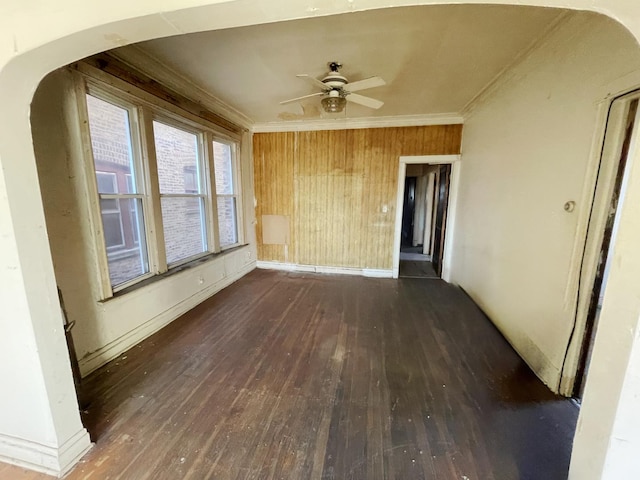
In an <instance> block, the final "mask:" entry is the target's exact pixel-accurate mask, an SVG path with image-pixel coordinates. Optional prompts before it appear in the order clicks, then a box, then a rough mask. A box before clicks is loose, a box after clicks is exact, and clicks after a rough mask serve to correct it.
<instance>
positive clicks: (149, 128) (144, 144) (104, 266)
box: [75, 70, 245, 300]
mask: <svg viewBox="0 0 640 480" xmlns="http://www.w3.org/2000/svg"><path fill="white" fill-rule="evenodd" d="M94 73H95V76H94ZM75 78H76V82H75V96H76V101H75V103H76V106H77V109H78V120H79V123H80V127H81V132H80V142H81V145H80V147H81V149H82V151H83V156H84V165H85V168H84V176H85V179H84V180H85V186H86V192H85V193H86V194H87V198H88V203H89V220H90V224H91V225H90V228H91V233H92V236H93V238H94V240H95V242H96V252H97V254H98V261H99V266H100V268H99V272H98V277H99V282H100V285H101V287H102V292H101V293H102V295H101V297H102V299H103V300H106V299H108V298H110V297H113V295H114V294H115V293H117V292H120V291H122V290H125V289H127V288H129V287H132V286H134V285H136V284H138V283H140V282H143V281H144V280H147V279H149V278H152V277H158V278H160V276H161V275H163V274H165V273H167V272H171V270H173V269H177V268H181V267H183V266H185V265H186V264H189V263H191V262H194V261H199V260H201V259H202V258H204V257H207V256H211V255H215V254H217V253H221V252H222V251H225V250H228V249H230V248H234V247H237V246H239V245H242V244H243V241H244V228H245V227H244V221H243V215H242V210H243V208H242V190H241V188H242V179H241V178H240V166H239V163H240V157H239V151H240V143H241V135H240V134H235V133H231V132H228V131H227V130H225V129H224V127H221V126H219V125H216V124H214V123H212V122H210V121H208V120H206V119H204V118H201V117H199V116H196V115H194V114H192V113H190V112H188V111H185V110H182V109H181V108H180V107H179V106H177V105H175V104H173V103H171V102H168V101H166V100H164V99H161V98H159V97H155V96H153V95H151V94H149V93H148V92H145V91H144V90H141V89H140V88H138V87H136V86H134V85H131V84H129V83H127V82H125V81H124V80H121V79H118V78H117V77H111V76H110V75H108V74H104V73H103V72H100V71H96V72H93V71H90V72H87V71H82V70H79V71H76V72H75ZM107 80H108V81H107ZM87 94H89V95H92V96H95V97H97V98H99V99H101V100H104V101H106V102H109V103H112V104H114V105H116V106H119V107H123V108H126V109H127V110H128V112H129V128H130V134H131V144H132V145H131V148H132V155H133V157H134V158H133V163H134V165H135V168H136V172H135V173H136V175H135V176H134V179H135V181H136V185H138V190H137V191H139V192H140V194H142V197H143V198H142V209H143V217H144V228H145V237H146V238H145V239H144V241H143V239H139V242H140V243H144V244H145V246H146V252H147V261H148V266H149V271H148V272H147V273H146V274H144V275H141V276H138V277H136V278H134V279H132V280H130V281H128V282H126V283H122V284H119V285H117V286H113V285H111V279H110V276H109V263H108V255H107V247H106V242H105V238H104V233H103V224H102V216H101V210H100V201H99V200H100V195H99V193H98V187H97V178H96V167H95V162H94V156H93V149H92V144H91V134H90V129H89V122H88V119H89V118H88V110H87V104H86V99H85V95H87ZM154 121H159V122H160V123H164V124H166V125H169V126H172V127H175V128H178V129H180V130H183V131H187V132H189V133H195V134H197V135H198V149H199V157H200V161H201V162H202V163H201V165H202V168H203V178H202V179H200V182H201V183H203V184H204V185H201V189H202V193H201V194H197V195H198V196H200V195H205V196H206V198H205V199H204V200H203V203H204V217H205V224H206V225H205V229H206V240H207V242H206V243H207V249H206V250H205V251H204V252H202V253H200V254H197V255H194V256H191V257H188V258H185V259H182V260H180V261H178V262H174V263H171V264H167V261H166V249H165V242H164V227H163V223H162V208H161V201H160V199H161V194H160V189H159V179H158V170H157V157H156V152H155V143H154V142H155V139H154V133H153V122H154ZM214 139H215V140H216V141H221V142H224V143H227V144H229V145H231V146H232V152H234V153H235V155H232V168H233V174H234V179H233V181H234V192H236V194H235V197H236V226H237V230H238V232H237V237H238V238H237V240H238V241H237V242H236V243H235V244H233V245H229V246H225V247H224V248H221V247H220V237H219V229H218V212H217V194H216V192H215V185H216V184H215V168H214V164H213V141H214ZM165 195H166V194H165ZM189 195H190V196H195V195H191V194H189ZM125 196H126V195H125ZM134 196H136V198H137V197H138V194H136V195H134ZM181 196H187V194H184V195H181Z"/></svg>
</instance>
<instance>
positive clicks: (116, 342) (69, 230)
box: [31, 70, 256, 374]
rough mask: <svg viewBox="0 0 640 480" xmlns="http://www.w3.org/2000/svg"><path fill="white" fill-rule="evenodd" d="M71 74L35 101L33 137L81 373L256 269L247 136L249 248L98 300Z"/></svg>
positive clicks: (51, 82) (50, 82) (43, 87)
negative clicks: (103, 299)
mask: <svg viewBox="0 0 640 480" xmlns="http://www.w3.org/2000/svg"><path fill="white" fill-rule="evenodd" d="M76 114H77V107H76V99H75V95H74V89H73V79H72V76H71V73H70V72H68V71H66V70H60V71H56V72H54V73H53V74H51V75H49V76H47V77H46V78H45V80H44V81H43V82H42V83H41V84H40V86H39V88H38V90H37V92H36V95H35V97H34V101H33V104H32V114H31V118H32V125H33V140H34V148H35V153H36V162H37V166H38V173H39V178H40V186H41V190H42V198H43V203H44V208H45V216H46V221H47V227H48V232H49V242H50V245H51V251H52V257H53V264H54V269H55V274H56V280H57V282H58V285H59V286H60V288H61V290H62V293H63V295H64V299H65V306H66V308H67V311H68V316H69V320H73V321H75V322H76V325H75V327H74V329H73V331H72V333H73V337H74V343H75V346H76V352H77V356H78V359H79V360H80V367H81V371H82V373H83V374H86V373H89V372H91V371H93V370H95V369H96V368H97V367H99V366H101V365H102V364H104V363H105V362H106V361H108V360H111V359H112V358H114V357H115V356H117V355H119V354H120V353H122V352H123V351H125V350H126V349H128V348H130V347H131V346H133V345H135V344H136V343H138V342H139V341H140V340H142V339H143V338H146V337H147V336H149V335H150V334H151V333H153V332H155V331H157V330H158V329H160V328H162V327H163V326H164V325H166V324H167V323H168V322H170V321H172V320H174V319H175V318H177V317H178V316H180V315H181V314H183V313H184V312H186V311H187V310H189V309H191V308H193V307H194V306H195V305H197V304H198V303H200V302H202V301H203V300H204V299H206V298H207V297H209V296H211V295H213V294H214V293H215V292H217V291H218V290H220V289H221V288H224V287H225V286H227V285H229V284H230V283H232V282H233V281H235V280H237V279H238V278H240V277H241V276H242V275H244V274H246V273H247V272H249V271H250V270H252V269H253V268H255V259H256V250H255V249H256V246H255V245H256V244H255V241H254V236H255V229H254V228H253V219H254V209H253V180H252V178H251V159H250V156H249V152H250V151H251V148H250V145H249V136H248V135H245V138H244V139H243V140H244V143H245V144H244V145H242V146H241V151H242V153H243V155H242V156H241V170H242V178H241V180H242V192H243V195H244V201H243V207H244V216H243V218H244V219H245V220H246V226H245V228H244V230H245V232H246V234H247V236H246V240H247V242H248V243H250V244H249V245H248V246H245V247H242V248H239V249H237V250H234V251H230V252H226V253H222V254H220V255H218V256H216V257H215V258H214V259H212V260H209V261H207V262H204V263H202V264H200V265H197V266H195V267H192V268H189V269H186V270H184V271H181V272H178V273H176V274H173V275H170V276H167V277H166V278H163V279H161V280H158V281H156V282H154V283H152V284H150V285H147V286H144V287H141V288H138V289H136V290H134V291H132V292H129V293H126V294H124V295H122V296H119V297H115V298H112V299H108V300H106V301H101V292H102V289H101V285H100V283H99V282H100V274H99V271H98V269H99V266H100V262H99V255H102V254H101V253H100V252H97V251H96V247H95V246H96V242H95V241H93V239H92V235H93V233H92V228H91V223H90V218H89V210H88V209H89V203H88V202H87V201H86V198H87V192H86V186H85V181H84V178H85V174H86V172H84V160H83V158H82V144H81V143H80V130H79V123H78V119H77V117H76Z"/></svg>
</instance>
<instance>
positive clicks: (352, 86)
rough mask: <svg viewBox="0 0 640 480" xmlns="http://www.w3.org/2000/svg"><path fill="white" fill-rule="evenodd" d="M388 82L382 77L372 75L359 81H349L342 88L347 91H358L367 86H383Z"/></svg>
mask: <svg viewBox="0 0 640 480" xmlns="http://www.w3.org/2000/svg"><path fill="white" fill-rule="evenodd" d="M386 84H387V82H385V81H384V80H383V79H382V78H380V77H370V78H365V79H364V80H358V81H357V82H352V83H347V84H346V85H345V86H344V87H342V88H343V89H344V90H346V91H347V92H357V91H359V90H364V89H366V88H373V87H381V86H382V85H386Z"/></svg>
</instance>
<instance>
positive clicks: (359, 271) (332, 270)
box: [256, 260, 393, 278]
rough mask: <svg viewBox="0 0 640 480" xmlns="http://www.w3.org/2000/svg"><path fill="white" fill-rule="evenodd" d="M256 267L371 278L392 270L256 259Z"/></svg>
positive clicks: (388, 276) (384, 276)
mask: <svg viewBox="0 0 640 480" xmlns="http://www.w3.org/2000/svg"><path fill="white" fill-rule="evenodd" d="M256 267H257V268H260V269H263V270H283V271H285V272H306V273H328V274H334V275H359V276H362V277H372V278H392V274H393V272H392V271H391V270H385V269H380V268H349V267H330V266H323V265H299V264H296V263H282V262H269V261H262V260H258V262H256Z"/></svg>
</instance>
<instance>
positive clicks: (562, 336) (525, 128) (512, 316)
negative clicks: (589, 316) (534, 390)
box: [453, 14, 640, 480]
mask: <svg viewBox="0 0 640 480" xmlns="http://www.w3.org/2000/svg"><path fill="white" fill-rule="evenodd" d="M639 68H640V52H639V51H638V47H637V44H636V42H635V41H634V39H633V38H632V37H631V35H629V34H628V32H626V31H625V30H624V29H622V28H620V26H619V25H617V24H615V22H613V21H611V20H609V19H606V18H605V17H599V16H595V15H591V14H584V15H579V16H576V17H574V18H572V19H571V20H569V21H568V23H566V24H564V25H562V26H561V28H560V29H559V30H557V31H556V32H555V33H554V34H552V35H551V36H550V37H549V38H548V39H547V41H546V43H545V44H543V45H542V46H541V47H540V48H539V49H538V50H537V51H535V52H534V53H533V54H532V55H531V56H530V57H529V58H527V59H526V60H525V61H524V62H523V63H522V64H520V65H519V66H518V67H516V68H515V69H514V70H513V71H511V72H510V73H509V79H508V81H507V82H506V83H503V84H501V85H499V86H498V88H497V89H496V90H495V92H493V93H492V94H491V95H490V96H489V97H488V98H485V99H484V101H482V102H481V103H480V104H479V106H478V107H477V108H476V109H475V110H474V111H473V112H472V113H471V115H470V116H469V117H468V119H467V120H466V122H465V133H464V137H463V147H462V152H463V153H462V162H463V165H464V168H463V170H462V177H461V183H460V192H461V193H460V197H459V204H458V205H459V208H458V216H457V224H456V232H457V237H456V239H455V243H454V253H453V258H454V264H453V278H454V281H455V282H457V283H458V284H460V286H462V287H463V288H464V289H465V290H466V291H467V292H468V293H469V294H470V295H471V296H472V297H473V299H474V300H475V301H476V302H477V303H478V304H479V305H480V306H481V308H482V309H483V310H484V311H485V312H486V313H487V314H488V316H489V317H490V318H491V319H492V320H493V321H494V322H495V323H496V325H497V326H498V327H499V328H500V330H501V331H502V332H503V333H504V334H505V336H506V337H507V338H508V340H509V341H510V342H511V343H512V345H513V346H514V347H515V348H516V350H518V352H519V353H520V354H521V355H522V356H523V358H524V359H525V360H526V361H527V362H528V363H529V365H530V366H531V367H532V368H533V369H534V371H535V372H536V373H537V374H538V376H539V377H540V378H541V379H543V380H544V382H545V383H547V385H549V387H550V388H552V389H553V390H555V391H558V390H559V388H560V380H561V369H562V367H563V360H564V358H565V352H566V351H567V344H568V342H569V339H570V335H571V331H572V327H573V323H574V317H575V313H576V293H577V289H578V276H577V274H578V272H579V271H580V263H581V257H582V251H583V247H584V239H585V232H586V226H587V222H588V219H589V212H590V208H591V196H592V193H593V189H594V184H595V179H596V173H597V170H598V163H597V161H598V159H599V152H600V146H601V135H602V130H603V127H604V115H603V113H604V112H606V108H607V105H608V102H607V101H605V100H606V99H607V97H608V96H610V95H611V94H615V93H618V92H619V91H621V90H624V89H630V88H633V87H636V86H637V85H639V84H640V83H639V81H640V76H639V75H638V69H639ZM570 200H573V201H575V202H576V204H577V206H576V209H575V211H574V212H572V213H567V212H565V211H564V210H563V205H564V203H565V202H567V201H570ZM594 261H595V259H594V257H593V256H592V257H591V258H586V259H585V265H591V264H593V262H594ZM586 283H588V279H586V278H583V291H582V295H581V298H582V300H583V301H587V300H588V294H589V290H588V289H589V287H588V286H587V285H585V284H586ZM621 301H622V300H621ZM636 320H637V318H636V319H634V320H633V321H636ZM582 321H584V318H581V319H580V322H582ZM605 321H606V320H605ZM580 322H579V323H578V325H577V328H576V334H575V335H574V344H573V345H572V348H571V349H569V358H568V359H567V362H566V364H567V365H568V366H573V368H575V359H576V358H577V355H578V352H579V346H580V339H581V338H582V325H581V323H580ZM605 348H608V349H610V350H609V351H608V352H607V353H604V354H603V355H604V356H602V357H597V356H594V358H593V364H594V365H596V364H598V362H600V361H605V362H606V361H607V360H606V359H607V358H608V357H609V356H610V355H611V353H612V350H611V349H615V348H616V347H614V346H608V347H605ZM597 368H598V367H596V369H597ZM565 375H567V376H572V375H573V372H568V373H567V372H565ZM616 375H618V373H616V374H613V372H612V373H611V374H610V377H614V376H616ZM610 386H611V385H610ZM565 388H567V385H565ZM592 391H593V392H595V391H597V392H598V393H594V394H593V395H595V396H597V395H603V396H606V395H607V393H606V392H605V391H604V390H600V389H595V390H592ZM615 391H616V390H615V389H611V390H610V391H609V399H611V392H615ZM585 402H586V403H588V402H589V393H588V392H587V395H586V398H585ZM605 403H606V405H605ZM605 403H601V404H600V407H601V408H602V410H601V411H600V413H599V415H600V417H599V418H598V419H597V420H595V418H592V419H591V421H590V422H589V421H588V423H590V424H591V427H592V426H593V425H594V424H599V425H600V426H601V427H602V428H601V429H599V431H598V433H597V434H596V433H595V430H594V431H592V432H591V434H592V436H591V437H590V439H589V440H586V439H584V440H582V439H581V440H579V441H578V443H579V444H581V447H582V451H581V453H580V455H585V456H584V457H581V460H582V461H585V460H586V459H587V458H589V460H588V462H589V463H590V467H587V468H583V469H581V470H576V469H575V468H574V470H573V471H574V472H578V471H579V472H580V473H579V474H576V473H574V474H573V475H574V476H572V478H575V479H580V480H582V479H590V478H594V479H595V478H599V471H598V470H597V469H598V468H601V467H602V463H601V460H602V457H598V455H599V454H602V452H604V451H606V448H607V447H606V445H605V444H602V443H600V444H599V445H598V447H596V445H597V444H598V443H599V442H607V441H608V440H607V439H608V433H606V432H610V428H609V427H610V425H609V427H607V423H608V422H610V421H611V418H612V416H613V415H614V413H613V412H615V408H616V407H615V401H611V400H609V401H608V402H605ZM605 412H606V413H605ZM592 414H593V415H596V413H595V411H592ZM587 428H589V427H587ZM591 449H594V452H595V451H597V452H598V454H595V453H594V452H591V453H588V452H589V451H590V450H591ZM585 463H586V462H585Z"/></svg>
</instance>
